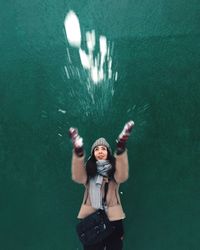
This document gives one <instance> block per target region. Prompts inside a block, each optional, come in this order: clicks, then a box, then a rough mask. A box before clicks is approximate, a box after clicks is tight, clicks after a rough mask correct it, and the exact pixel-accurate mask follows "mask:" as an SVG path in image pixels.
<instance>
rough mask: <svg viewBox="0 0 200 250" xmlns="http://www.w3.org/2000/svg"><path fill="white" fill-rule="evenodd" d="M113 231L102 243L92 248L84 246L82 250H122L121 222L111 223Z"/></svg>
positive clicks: (122, 234)
mask: <svg viewBox="0 0 200 250" xmlns="http://www.w3.org/2000/svg"><path fill="white" fill-rule="evenodd" d="M111 223H112V224H113V226H115V230H114V231H113V233H112V234H111V235H110V236H109V237H108V238H106V239H105V240H104V241H103V242H102V243H99V244H97V245H92V246H84V250H122V249H123V236H124V228H123V222H122V220H118V221H112V222H111Z"/></svg>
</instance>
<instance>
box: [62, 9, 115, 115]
mask: <svg viewBox="0 0 200 250" xmlns="http://www.w3.org/2000/svg"><path fill="white" fill-rule="evenodd" d="M64 32H65V35H66V38H67V43H68V45H69V46H68V47H67V61H68V63H67V64H66V65H65V66H64V69H65V74H66V77H67V78H68V79H76V80H78V81H79V82H80V91H81V89H82V90H83V87H84V88H85V90H86V92H85V91H84V90H83V91H84V92H85V95H84V98H81V100H80V99H79V100H77V98H76V101H79V102H81V103H82V105H83V107H84V109H85V110H84V112H85V115H86V116H87V115H88V114H89V113H91V112H92V113H98V115H100V114H103V113H104V111H105V110H106V109H107V108H108V107H109V104H110V102H111V99H112V96H113V95H114V82H116V81H117V80H118V72H116V71H114V70H113V58H112V56H113V49H114V43H112V42H110V41H108V39H107V38H106V36H104V35H99V36H98V35H97V34H96V32H95V30H94V29H92V30H89V31H86V32H81V25H80V22H79V18H78V16H77V15H76V13H75V12H74V11H72V10H70V11H69V12H68V13H67V15H66V17H65V20H64ZM70 51H71V52H72V53H70ZM74 51H76V52H77V53H76V60H74V62H73V59H72V55H71V54H73V53H74ZM77 58H78V60H77ZM79 65H80V66H79ZM81 87H82V88H81ZM73 93H74V91H73V90H72V91H71V95H73ZM87 96H88V98H89V99H88V98H87ZM76 97H77V94H76Z"/></svg>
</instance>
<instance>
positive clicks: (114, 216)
mask: <svg viewBox="0 0 200 250" xmlns="http://www.w3.org/2000/svg"><path fill="white" fill-rule="evenodd" d="M115 158H116V164H115V168H116V170H115V173H114V179H111V180H109V181H108V179H107V178H104V180H103V184H102V187H101V190H102V195H103V192H104V185H105V183H106V182H109V183H108V192H107V195H106V205H107V215H108V218H109V220H110V221H116V220H121V219H124V218H125V214H124V211H123V208H122V205H121V201H120V197H119V185H120V183H122V182H124V181H126V180H127V179H128V168H129V166H128V156H127V150H126V151H125V152H124V153H122V154H120V155H115ZM72 180H74V181H75V182H77V183H80V184H83V185H84V186H85V192H84V197H83V202H82V205H81V208H80V211H79V213H78V218H79V219H83V218H85V217H87V216H88V215H90V214H91V213H93V212H95V208H93V207H92V206H91V202H90V197H89V183H88V182H87V173H86V169H85V157H84V156H82V157H78V156H77V155H76V154H75V153H73V155H72Z"/></svg>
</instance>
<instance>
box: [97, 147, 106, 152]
mask: <svg viewBox="0 0 200 250" xmlns="http://www.w3.org/2000/svg"><path fill="white" fill-rule="evenodd" d="M100 149H101V150H106V148H105V147H101V148H99V147H97V148H95V149H94V151H98V150H100Z"/></svg>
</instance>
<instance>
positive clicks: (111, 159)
mask: <svg viewBox="0 0 200 250" xmlns="http://www.w3.org/2000/svg"><path fill="white" fill-rule="evenodd" d="M133 126H134V122H133V121H129V122H127V123H126V124H125V126H124V128H123V130H122V132H121V133H120V135H119V136H118V139H117V144H116V153H115V155H114V156H113V155H112V151H111V148H110V145H109V144H108V142H107V141H106V140H105V139H104V138H99V139H97V140H96V141H95V142H94V143H93V145H92V147H91V156H90V157H89V159H88V160H87V162H86V164H85V153H84V149H83V139H82V138H81V137H80V136H79V134H78V130H77V129H75V128H70V129H69V135H70V138H71V140H72V143H73V147H74V150H73V156H72V179H73V180H74V181H75V182H77V183H80V184H83V185H84V186H85V193H84V198H83V203H82V205H81V208H80V211H79V214H78V218H79V219H83V218H85V217H87V216H88V215H90V214H92V213H93V212H95V211H96V210H97V209H102V208H103V207H102V206H103V202H102V201H103V200H104V198H105V193H106V200H105V207H106V214H107V216H108V218H109V220H110V221H111V223H112V225H113V226H114V228H115V229H114V231H113V233H112V234H111V235H110V236H108V237H107V238H106V239H105V240H104V241H103V242H101V243H99V244H96V245H92V246H83V247H84V250H104V249H106V250H122V248H123V236H124V228H123V219H124V218H125V214H124V211H123V208H122V205H121V202H120V197H119V193H118V190H119V185H120V183H122V182H124V181H126V180H127V179H128V156H127V150H126V142H127V140H128V137H129V135H130V133H131V130H132V128H133ZM105 187H106V191H105Z"/></svg>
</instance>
